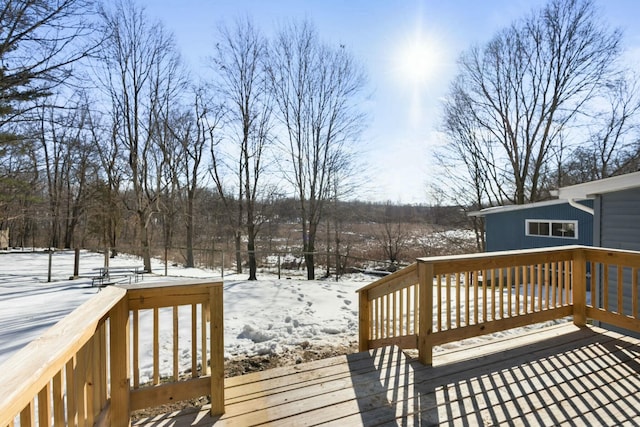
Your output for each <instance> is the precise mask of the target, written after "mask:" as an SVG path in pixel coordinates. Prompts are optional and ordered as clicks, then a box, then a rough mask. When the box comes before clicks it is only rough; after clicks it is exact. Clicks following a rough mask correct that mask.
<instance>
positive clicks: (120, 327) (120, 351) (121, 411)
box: [109, 295, 131, 426]
mask: <svg viewBox="0 0 640 427" xmlns="http://www.w3.org/2000/svg"><path fill="white" fill-rule="evenodd" d="M109 324H110V328H111V330H110V333H109V338H110V355H109V359H110V367H111V425H114V426H129V425H131V419H130V412H131V410H130V399H129V391H130V384H129V383H130V378H129V300H128V296H127V295H125V296H124V297H123V298H122V300H121V301H120V302H119V303H118V304H116V306H115V307H114V308H113V309H112V310H111V315H110V317H109Z"/></svg>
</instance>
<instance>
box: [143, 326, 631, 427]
mask: <svg viewBox="0 0 640 427" xmlns="http://www.w3.org/2000/svg"><path fill="white" fill-rule="evenodd" d="M639 343H640V340H638V339H635V338H631V337H628V336H625V335H620V334H618V333H615V332H610V331H606V330H603V329H600V328H594V327H588V328H577V327H575V326H573V325H572V324H563V325H556V326H553V327H550V328H544V329H540V330H535V331H529V332H527V333H522V334H519V335H510V336H506V337H504V338H501V339H499V340H492V341H489V340H487V341H484V342H481V343H479V344H474V345H468V346H463V347H459V348H452V349H448V350H445V351H442V352H438V353H435V354H434V366H433V367H427V366H423V365H421V364H420V363H419V362H418V361H417V360H416V359H415V358H412V357H409V356H407V355H406V354H405V353H404V352H402V351H401V350H400V349H398V348H396V347H385V348H380V349H376V350H371V351H369V352H363V353H357V354H352V355H347V356H340V357H335V358H331V359H326V360H320V361H315V362H310V363H305V364H300V365H296V366H293V367H285V368H277V369H272V370H268V371H263V372H257V373H252V374H247V375H244V376H240V377H234V378H228V379H227V380H226V381H225V394H226V399H225V409H226V413H225V414H224V415H223V416H221V417H216V418H211V417H210V416H209V415H208V414H207V413H206V412H195V411H192V412H188V411H187V412H179V413H174V414H166V415H162V416H159V417H156V418H154V419H147V420H140V421H138V422H136V423H135V424H134V425H138V426H147V427H159V426H176V427H177V426H194V425H199V426H204V425H213V424H215V425H216V426H218V425H221V426H236V425H237V426H249V425H260V424H276V425H284V426H287V425H291V426H305V425H308V426H311V425H319V424H323V425H335V426H349V425H355V426H357V425H365V426H374V425H398V424H400V425H408V426H409V425H495V424H504V423H508V424H512V425H551V424H553V425H576V424H587V425H593V424H600V425H624V424H629V425H633V424H637V423H638V420H640V394H639V393H638V392H639V391H640V346H639Z"/></svg>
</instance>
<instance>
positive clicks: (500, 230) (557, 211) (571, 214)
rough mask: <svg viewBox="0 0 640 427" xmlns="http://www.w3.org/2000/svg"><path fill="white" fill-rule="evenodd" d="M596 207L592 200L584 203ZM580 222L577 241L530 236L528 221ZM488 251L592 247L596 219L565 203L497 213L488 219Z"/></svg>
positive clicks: (583, 202)
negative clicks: (527, 227)
mask: <svg viewBox="0 0 640 427" xmlns="http://www.w3.org/2000/svg"><path fill="white" fill-rule="evenodd" d="M580 203H582V204H583V205H585V206H588V207H593V201H592V200H585V201H581V202H580ZM528 219H532V220H536V219H538V220H577V221H578V238H577V239H572V238H571V239H570V238H561V237H542V236H527V235H526V230H525V223H526V220H528ZM485 227H486V237H485V238H486V250H487V251H488V252H491V251H505V250H514V249H531V248H544V247H550V246H565V245H587V246H592V245H593V216H592V215H591V214H589V213H587V212H584V211H581V210H579V209H576V208H574V207H572V206H570V205H569V204H568V203H566V204H557V205H551V206H540V207H535V208H525V209H518V210H513V211H508V212H496V213H492V214H489V215H486V217H485Z"/></svg>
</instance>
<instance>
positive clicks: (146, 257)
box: [138, 212, 151, 273]
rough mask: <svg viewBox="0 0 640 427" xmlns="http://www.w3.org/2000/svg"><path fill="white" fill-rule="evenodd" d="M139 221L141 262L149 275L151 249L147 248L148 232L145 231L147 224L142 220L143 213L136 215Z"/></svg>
mask: <svg viewBox="0 0 640 427" xmlns="http://www.w3.org/2000/svg"><path fill="white" fill-rule="evenodd" d="M138 219H139V221H140V245H141V247H142V262H143V263H144V270H145V271H146V272H147V273H151V248H150V247H149V230H148V229H147V223H146V221H145V218H144V213H142V212H140V213H139V214H138Z"/></svg>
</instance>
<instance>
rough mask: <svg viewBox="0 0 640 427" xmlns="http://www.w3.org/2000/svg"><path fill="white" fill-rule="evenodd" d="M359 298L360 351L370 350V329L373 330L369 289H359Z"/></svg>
mask: <svg viewBox="0 0 640 427" xmlns="http://www.w3.org/2000/svg"><path fill="white" fill-rule="evenodd" d="M358 300H359V307H358V349H359V351H367V350H369V338H370V337H369V331H370V330H371V318H370V317H369V316H370V314H371V302H370V301H369V291H368V290H366V289H363V290H361V291H358Z"/></svg>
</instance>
